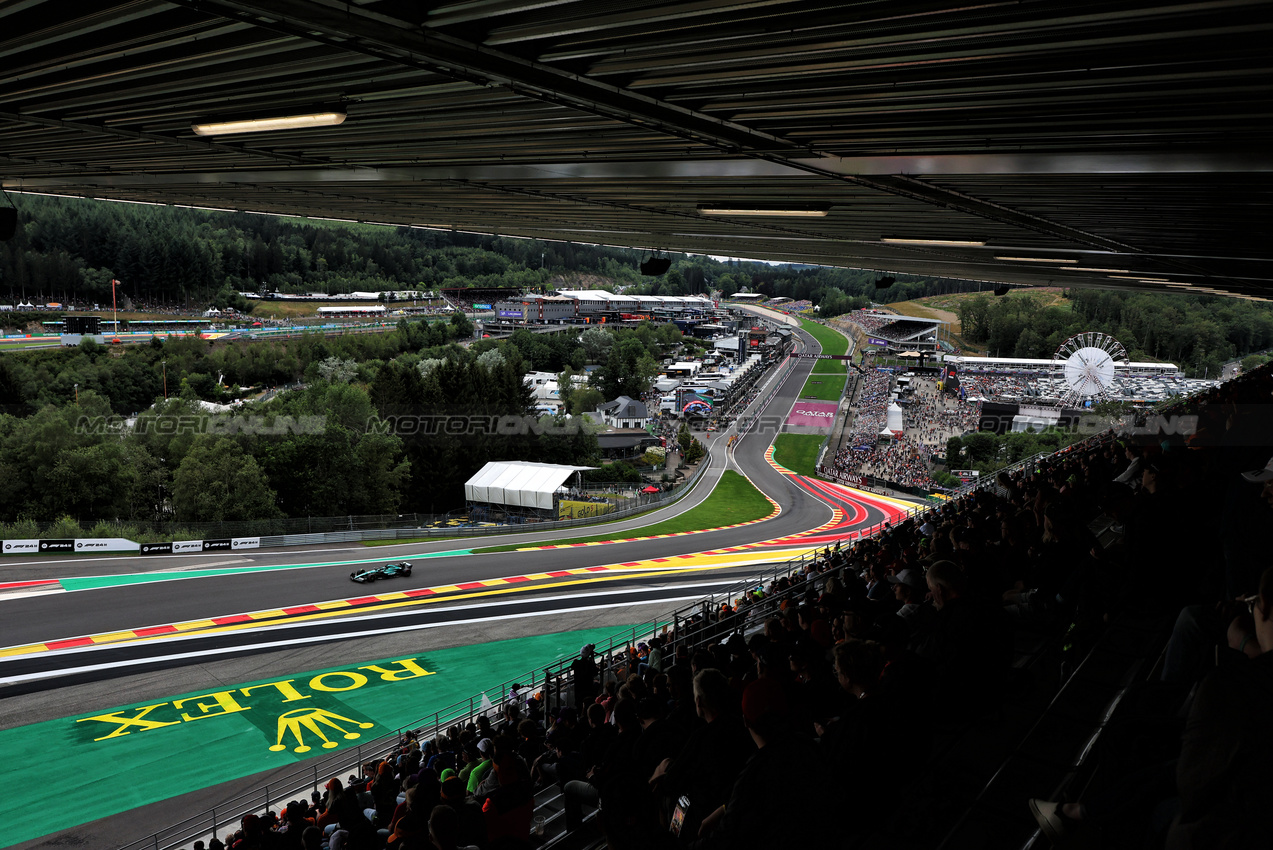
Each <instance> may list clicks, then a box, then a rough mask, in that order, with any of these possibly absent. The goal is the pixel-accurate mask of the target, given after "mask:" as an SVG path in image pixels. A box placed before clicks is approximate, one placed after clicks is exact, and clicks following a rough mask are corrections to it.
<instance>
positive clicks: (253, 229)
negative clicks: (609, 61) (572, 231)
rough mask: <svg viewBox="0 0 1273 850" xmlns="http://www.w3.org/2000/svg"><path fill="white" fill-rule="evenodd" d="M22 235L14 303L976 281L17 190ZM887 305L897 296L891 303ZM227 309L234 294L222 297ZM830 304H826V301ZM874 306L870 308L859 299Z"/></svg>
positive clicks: (6, 263) (200, 303)
mask: <svg viewBox="0 0 1273 850" xmlns="http://www.w3.org/2000/svg"><path fill="white" fill-rule="evenodd" d="M15 198H16V199H17V201H16V202H17V204H18V214H19V215H18V232H17V234H16V236H15V237H14V238H13V239H12V240H10V241H8V242H4V243H0V293H6V292H7V295H8V298H9V303H16V302H17V301H18V300H29V301H33V302H46V301H50V300H54V301H58V302H75V301H79V302H82V303H90V304H91V303H93V302H99V303H109V301H110V281H111V280H112V279H118V280H120V281H121V282H122V286H121V287H120V294H121V296H123V297H126V298H129V299H131V300H133V301H135V302H137V303H139V304H142V305H149V306H162V305H168V306H173V305H175V306H178V307H182V308H189V309H194V308H199V309H202V308H203V307H205V306H207V305H208V304H210V303H213V302H215V301H218V293H221V292H223V291H226V290H237V291H241V292H257V291H260V290H261V289H263V288H264V289H269V290H273V291H278V292H292V293H296V292H327V293H341V292H351V291H354V290H359V291H376V290H387V289H408V288H410V289H436V288H439V287H464V286H484V287H488V286H510V287H523V288H528V289H533V288H538V287H552V286H557V285H559V284H560V283H562V282H569V281H574V280H576V279H578V278H579V277H583V276H587V277H592V278H595V279H598V280H600V281H605V282H606V285H608V286H609V287H610V288H612V289H613V288H616V287H622V286H637V287H638V288H637V289H634V290H633V291H637V292H650V293H653V294H663V295H685V294H703V293H707V292H709V291H711V290H720V291H723V292H724V293H725V294H726V295H730V294H733V293H734V292H737V291H738V290H740V289H744V288H745V289H748V290H750V291H759V292H764V293H765V294H767V295H771V296H773V295H787V296H789V297H792V298H796V299H797V300H799V299H804V298H812V299H813V300H814V301H815V303H820V304H824V308H825V312H826V314H827V315H832V314H835V313H839V312H843V311H844V310H847V309H851V307H852V306H853V305H852V304H851V303H850V302H849V300H848V298H849V297H850V296H855V295H856V296H870V297H872V298H874V297H876V293H877V292H878V293H879V294H880V296H881V298H882V299H883V300H892V301H896V300H900V299H902V298H908V297H915V296H917V295H925V294H932V293H935V292H938V291H951V290H952V289H957V288H959V287H965V288H968V289H973V290H975V289H976V288H977V287H976V285H975V284H968V283H961V282H956V281H936V280H934V281H924V280H918V279H909V278H906V277H905V276H901V277H899V278H898V281H899V282H898V283H897V284H895V285H894V286H893V287H891V288H889V289H886V290H876V289H875V287H874V284H873V281H874V280H875V279H876V278H877V277H878V274H876V273H872V272H866V271H861V270H845V269H827V268H816V267H789V266H771V265H768V264H765V263H756V262H746V261H717V260H714V259H711V258H710V257H703V256H692V257H691V256H685V255H674V256H673V265H672V269H671V270H670V271H669V272H668V273H667V274H665V275H662V276H660V277H658V278H643V277H641V275H640V273H639V271H638V270H637V266H638V265H639V264H640V262H641V260H642V258H643V257H647V256H649V254H648V253H642V252H640V251H632V250H625V249H619V248H603V247H600V246H596V245H583V244H575V243H569V242H541V241H539V240H533V239H509V238H502V237H498V236H480V235H475V234H468V233H454V232H450V231H440V230H426V229H422V228H411V227H384V226H377V225H366V224H356V223H342V222H330V221H322V220H316V219H315V220H311V219H303V218H280V217H278V216H268V215H254V214H250V213H235V212H209V211H206V210H195V209H186V208H177V207H161V206H149V205H138V204H126V203H110V202H106V201H87V200H77V199H71V198H58V197H47V196H39V195H16V196H15ZM884 296H887V297H884ZM219 300H220V302H221V303H222V304H224V303H226V298H225V297H224V296H222V297H221V298H220V299H219ZM824 301H825V303H824ZM861 303H865V302H861Z"/></svg>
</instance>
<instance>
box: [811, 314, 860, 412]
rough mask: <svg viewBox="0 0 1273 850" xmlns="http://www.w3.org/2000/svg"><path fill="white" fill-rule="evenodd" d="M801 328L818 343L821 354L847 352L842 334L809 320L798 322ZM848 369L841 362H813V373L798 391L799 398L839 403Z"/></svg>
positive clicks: (846, 341)
mask: <svg viewBox="0 0 1273 850" xmlns="http://www.w3.org/2000/svg"><path fill="white" fill-rule="evenodd" d="M800 326H801V328H802V329H803V330H804V331H805V332H806V333H808V334H809V335H810V336H812V337H813V338H814V339H816V340H817V341H818V344H819V345H821V346H822V353H823V354H843V353H844V352H846V351H848V350H849V340H848V338H847V337H845V336H844V334H842V333H840V332H839V331H837V330H835V329H834V328H829V327H827V326H826V325H820V324H818V323H817V322H813V321H810V320H809V319H801V320H800ZM847 374H848V368H847V367H846V365H845V361H843V360H815V361H814V366H813V371H812V372H810V373H809V377H808V378H807V379H806V380H805V382H804V386H803V387H802V388H801V389H800V397H801V398H809V399H817V400H818V401H839V400H840V397H841V396H843V395H844V377H845V375H847Z"/></svg>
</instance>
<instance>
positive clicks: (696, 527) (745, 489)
mask: <svg viewBox="0 0 1273 850" xmlns="http://www.w3.org/2000/svg"><path fill="white" fill-rule="evenodd" d="M773 510H774V508H773V505H771V504H769V500H768V499H766V498H765V497H764V496H763V495H762V494H761V492H760V491H759V490H757V489H756V488H755V487H754V486H753V485H752V483H751V482H750V481H748V480H747V479H746V478H743V477H742V476H741V475H739V474H738V473H737V472H734V471H733V470H726V471H725V474H724V475H722V476H721V479H720V481H719V482H718V483H717V484H716V488H715V489H714V490H712V494H711V495H710V496H708V497H707V499H706V500H704V502H703V503H702V504H701V505H699V506H697V507H694V508H690V509H689V510H688V511H686V512H685V513H683V514H681V515H680V516H677V517H673V518H672V519H668V520H664V521H663V522H657V523H655V524H654V525H650V526H646V527H645V528H640V529H634V530H632V531H623V532H618V533H617V534H616V533H611V534H597V535H593V536H592V537H572V538H570V539H567V540H544V541H540V542H535V543H517V544H513V545H509V546H487V547H484V548H481V549H474V550H473V554H474V555H481V554H485V553H487V552H513V551H516V550H517V549H525V548H527V547H528V546H565V545H568V544H571V543H604V542H606V541H609V540H615V539H627V538H628V537H653V536H654V535H656V534H679V533H681V532H685V531H702V530H703V529H707V528H719V527H721V526H723V525H737V524H738V523H741V522H750V521H751V520H755V519H763V518H765V517H767V516H769V515H770V514H771V513H773Z"/></svg>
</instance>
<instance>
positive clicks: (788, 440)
mask: <svg viewBox="0 0 1273 850" xmlns="http://www.w3.org/2000/svg"><path fill="white" fill-rule="evenodd" d="M824 440H826V437H824V436H823V435H821V434H779V435H778V436H777V437H775V438H774V463H776V464H778V465H779V466H784V467H786V468H787V469H790V470H791V471H792V472H794V473H796V474H797V475H805V476H808V477H809V478H814V477H816V476H817V464H818V449H820V448H822V443H823V441H824Z"/></svg>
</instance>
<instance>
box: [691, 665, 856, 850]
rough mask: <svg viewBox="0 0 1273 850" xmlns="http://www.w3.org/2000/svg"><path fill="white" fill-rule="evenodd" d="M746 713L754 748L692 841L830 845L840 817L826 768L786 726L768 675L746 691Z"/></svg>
mask: <svg viewBox="0 0 1273 850" xmlns="http://www.w3.org/2000/svg"><path fill="white" fill-rule="evenodd" d="M742 708H743V720H744V722H745V723H746V726H747V729H748V731H749V732H750V733H751V737H752V740H753V741H754V742H755V744H756V748H757V750H756V753H755V754H754V755H753V756H752V757H751V758H750V759H749V760H748V761H747V764H746V765H745V766H744V767H743V770H742V773H741V774H739V776H738V779H737V781H735V783H734V787H733V788H732V790H731V791H730V796H729V800H728V801H727V802H726V803H725V804H724V805H723V806H720V807H719V808H717V809H716V810H715V811H713V812H711V813H710V814H708V815H707V817H705V818H704V819H703V823H702V826H701V827H700V828H699V836H700V838H699V840H698V841H696V842H694V844H693V846H694V847H696V848H703V850H708V848H718V847H719V848H729V850H750V849H751V848H756V850H761V848H763V850H773V848H775V847H793V848H804V847H809V848H815V847H830V846H834V845H835V844H836V843H837V842H836V841H835V840H834V837H833V836H834V827H835V826H836V821H837V820H838V819H837V818H836V817H835V815H834V812H835V811H836V806H833V804H832V802H831V801H832V797H831V787H832V786H831V775H830V771H829V770H828V769H827V765H826V762H825V761H824V758H823V756H822V754H821V753H820V752H819V751H818V749H817V748H816V747H815V746H814V745H813V744H812V743H811V742H810V741H809V740H808V739H807V738H805V737H803V736H802V735H800V734H799V733H798V732H796V730H794V729H793V728H791V726H790V716H789V708H788V703H787V698H786V695H785V693H784V691H783V687H782V685H781V684H780V683H778V682H776V681H773V680H771V679H767V678H761V679H758V680H756V681H755V682H752V683H751V684H750V685H748V686H747V688H746V690H745V691H744V692H743V703H742Z"/></svg>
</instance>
